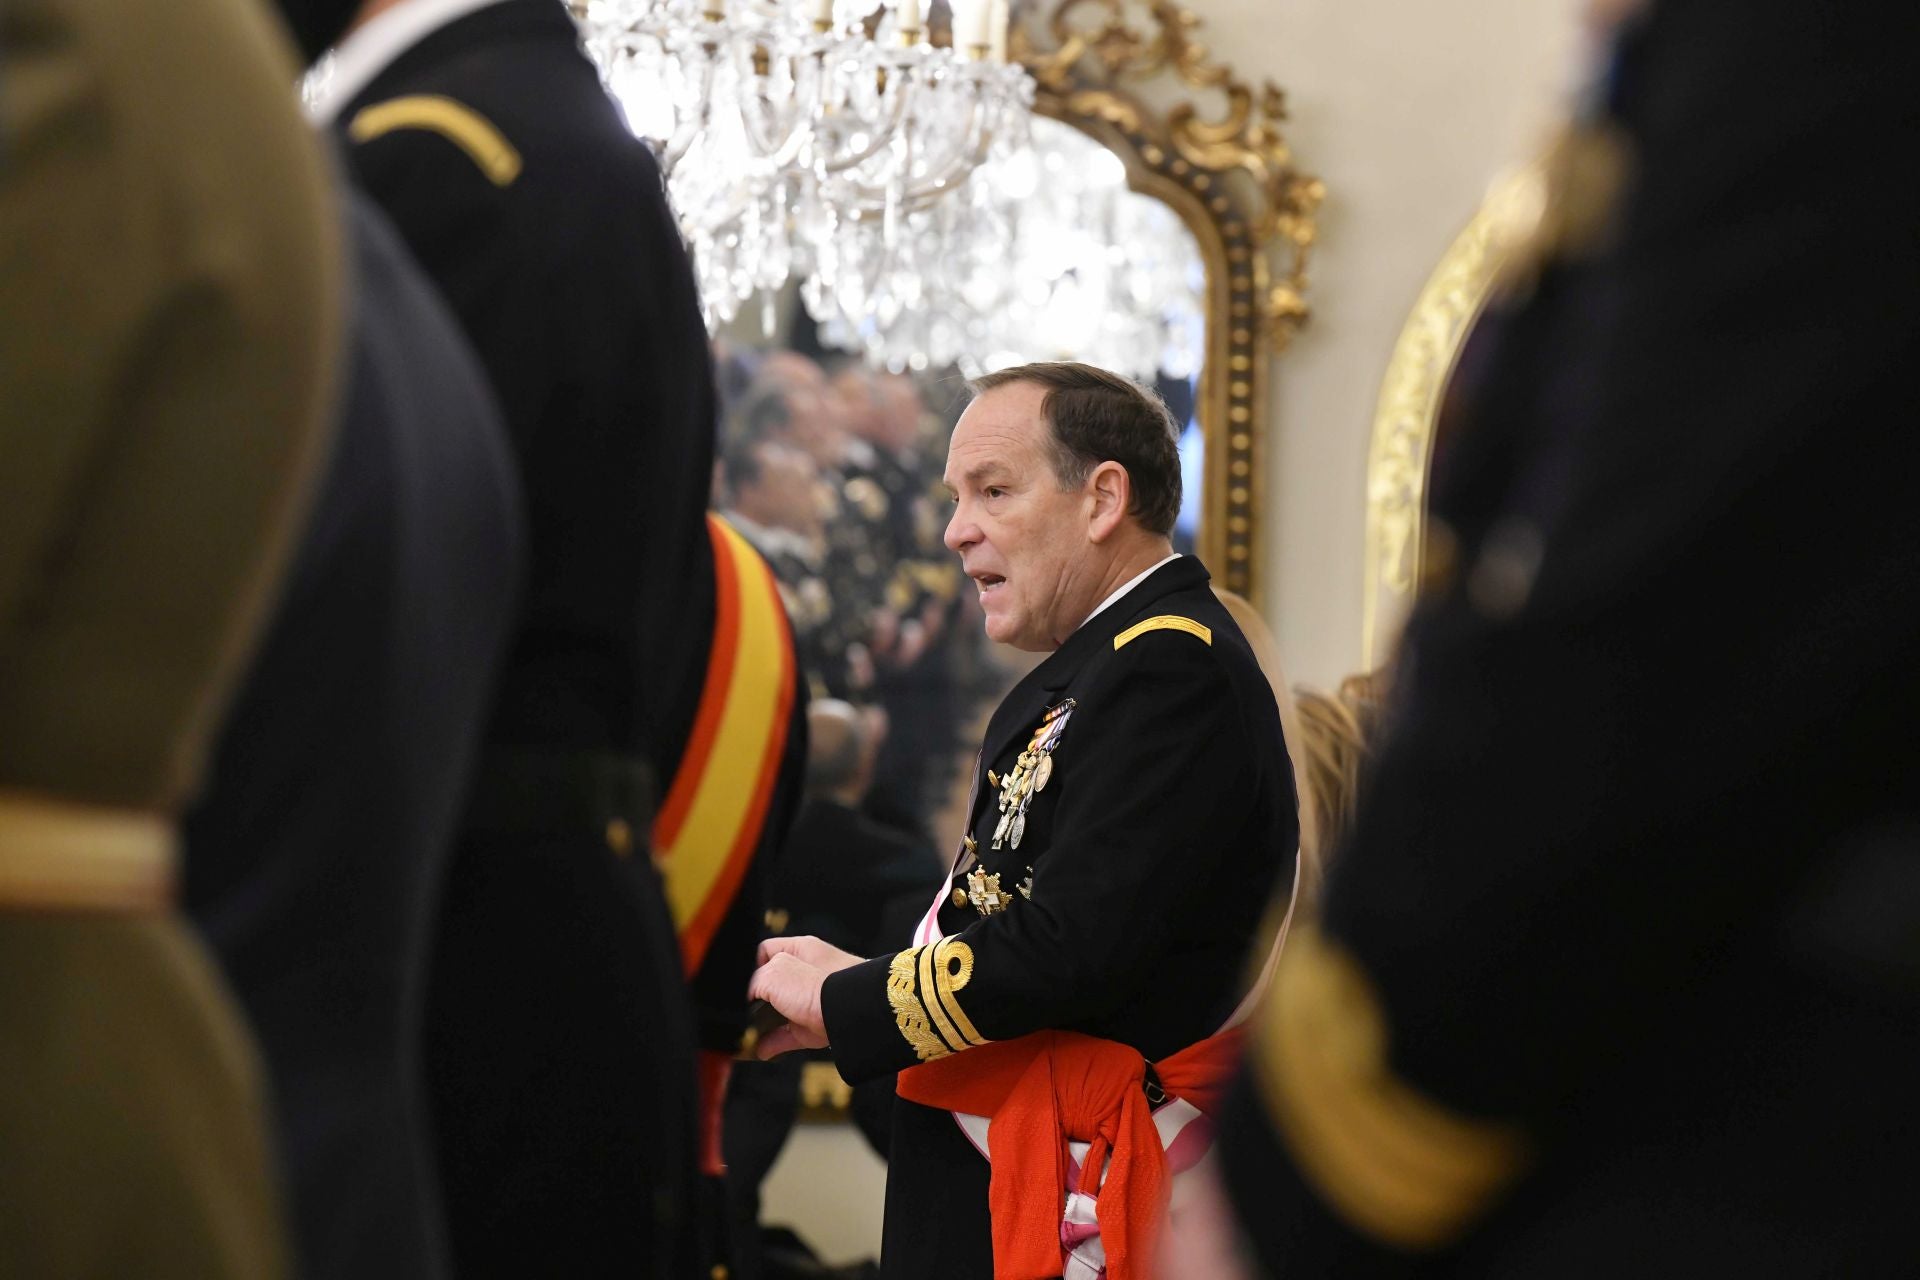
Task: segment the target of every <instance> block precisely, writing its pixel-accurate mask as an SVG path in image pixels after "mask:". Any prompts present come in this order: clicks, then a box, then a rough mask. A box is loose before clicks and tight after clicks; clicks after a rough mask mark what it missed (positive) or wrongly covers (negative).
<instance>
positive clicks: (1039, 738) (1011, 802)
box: [987, 698, 1073, 849]
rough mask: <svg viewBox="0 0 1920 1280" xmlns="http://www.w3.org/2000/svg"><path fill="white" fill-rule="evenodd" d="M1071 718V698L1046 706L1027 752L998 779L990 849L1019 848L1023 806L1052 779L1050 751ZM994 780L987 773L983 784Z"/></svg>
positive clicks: (1024, 828) (1024, 827)
mask: <svg viewBox="0 0 1920 1280" xmlns="http://www.w3.org/2000/svg"><path fill="white" fill-rule="evenodd" d="M1072 715H1073V699H1072V698H1068V699H1067V700H1066V701H1065V702H1062V703H1061V704H1060V705H1059V706H1057V707H1050V708H1048V710H1047V715H1046V718H1045V719H1044V720H1042V721H1041V722H1040V727H1039V728H1037V729H1035V730H1034V731H1033V738H1032V740H1031V741H1029V742H1028V743H1027V749H1026V750H1025V751H1022V752H1021V753H1020V757H1019V759H1017V760H1015V761H1014V763H1013V769H1012V770H1011V771H1010V772H1009V773H1008V774H1007V776H1006V777H1004V778H1001V779H998V780H997V781H998V783H999V786H1000V822H999V824H998V825H997V826H995V827H994V829H993V847H994V848H996V849H998V848H1001V847H1002V846H1003V845H1011V846H1012V847H1013V848H1015V849H1018V848H1019V847H1020V841H1021V839H1022V838H1023V837H1024V836H1025V835H1026V834H1027V806H1028V805H1030V804H1032V803H1033V798H1034V796H1036V795H1038V794H1039V793H1040V792H1042V791H1045V790H1046V789H1047V783H1048V782H1049V781H1051V780H1052V778H1053V749H1054V747H1055V746H1057V745H1059V742H1060V735H1061V734H1062V733H1063V732H1065V731H1066V727H1067V721H1068V720H1069V719H1070V718H1071V717H1072ZM995 781H996V779H995V778H994V776H993V773H992V771H991V770H989V771H988V773H987V783H988V785H989V786H991V785H993V784H994V782H995Z"/></svg>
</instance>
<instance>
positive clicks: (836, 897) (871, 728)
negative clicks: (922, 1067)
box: [727, 698, 943, 1280]
mask: <svg viewBox="0 0 1920 1280" xmlns="http://www.w3.org/2000/svg"><path fill="white" fill-rule="evenodd" d="M885 739H886V716H885V714H884V713H883V712H881V711H880V710H879V709H878V708H877V707H854V706H851V705H849V704H848V703H845V702H841V701H839V700H838V699H833V698H822V699H818V700H816V701H814V702H813V703H811V704H810V705H809V706H808V707H807V796H806V800H805V802H804V803H803V804H802V805H801V808H800V816H799V817H798V818H796V819H795V820H794V824H793V831H792V834H791V835H790V837H789V838H788V841H787V847H786V849H785V850H784V851H783V853H782V855H781V858H780V866H779V870H778V871H777V873H776V874H775V875H774V877H773V880H772V883H771V884H770V885H769V887H768V894H767V897H768V901H769V902H770V903H771V904H772V905H771V906H770V908H769V910H768V919H769V922H770V924H771V926H772V927H773V928H775V929H777V930H780V931H782V932H785V931H788V930H791V931H792V932H794V933H803V934H812V935H814V936H815V937H818V938H819V939H820V940H821V941H823V942H826V943H828V944H829V945H831V946H836V947H840V948H842V949H844V950H847V951H852V952H856V953H859V954H866V953H868V952H873V951H878V950H881V949H882V948H883V947H884V946H885V945H886V943H887V940H888V939H891V938H903V937H906V936H907V934H908V933H909V932H911V930H912V929H913V925H914V921H916V920H917V919H919V916H920V913H921V912H922V911H923V910H924V909H925V907H926V896H927V886H928V885H929V884H930V883H932V882H933V881H934V880H935V879H936V878H937V877H938V876H939V875H940V871H941V868H942V865H943V864H942V863H941V862H940V861H939V859H938V858H937V857H936V856H935V855H934V852H933V850H932V849H931V848H930V847H928V846H927V845H925V844H923V843H922V842H920V841H919V840H917V839H915V838H914V837H912V836H910V835H908V834H907V833H906V832H903V831H897V830H894V829H892V828H889V827H886V826H883V825H882V824H880V823H878V822H875V821H874V820H873V819H872V818H869V817H868V816H866V814H865V813H863V812H862V811H861V805H862V802H863V801H864V800H865V799H866V795H867V789H868V787H869V786H870V785H871V784H872V781H873V774H874V764H875V761H876V760H877V759H878V758H879V757H880V755H881V754H883V753H884V752H885V751H886V750H888V749H889V748H888V747H887V746H886V743H885ZM802 1056H803V1055H801V1054H788V1055H786V1056H785V1057H781V1058H777V1059H775V1060H773V1061H771V1062H745V1063H741V1064H740V1065H739V1066H738V1067H737V1068H736V1069H735V1071H734V1077H733V1085H732V1088H731V1090H730V1092H729V1093H728V1095H727V1187H728V1192H729V1195H730V1197H731V1199H732V1202H733V1210H734V1240H735V1241H736V1244H737V1246H738V1247H737V1249H736V1252H735V1269H734V1276H735V1280H760V1277H761V1276H762V1275H777V1274H778V1266H779V1259H778V1258H777V1257H775V1258H770V1259H768V1258H763V1257H762V1254H763V1252H764V1250H763V1249H762V1247H761V1244H760V1225H759V1214H760V1186H761V1184H762V1183H763V1182H764V1181H765V1180H766V1176H767V1174H768V1172H769V1171H771V1170H772V1168H773V1164H774V1161H775V1160H777V1159H778V1158H779V1155H780V1152H781V1149H782V1148H783V1147H784V1146H785V1145H786V1142H787V1138H788V1135H790V1134H791V1133H792V1131H793V1126H794V1121H795V1119H796V1117H797V1116H798V1114H799V1110H800V1087H801V1067H802ZM892 1103H893V1082H892V1080H890V1079H889V1080H885V1081H871V1082H868V1084H866V1085H863V1086H861V1087H860V1088H857V1089H855V1090H854V1094H853V1100H852V1115H853V1120H854V1123H856V1124H857V1125H859V1126H860V1130H861V1133H862V1134H863V1135H864V1136H865V1137H866V1139H867V1141H868V1143H869V1144H871V1145H872V1146H873V1147H874V1149H875V1150H876V1151H878V1152H879V1154H880V1155H881V1156H882V1157H883V1158H884V1157H885V1156H886V1153H887V1146H888V1144H887V1141H886V1138H887V1128H888V1124H889V1117H890V1113H891V1111H892Z"/></svg>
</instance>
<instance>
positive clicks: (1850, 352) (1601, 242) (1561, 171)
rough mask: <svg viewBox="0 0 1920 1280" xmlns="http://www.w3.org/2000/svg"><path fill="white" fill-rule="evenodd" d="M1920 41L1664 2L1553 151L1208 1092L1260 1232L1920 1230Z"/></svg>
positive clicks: (1892, 25) (1530, 1254)
mask: <svg viewBox="0 0 1920 1280" xmlns="http://www.w3.org/2000/svg"><path fill="white" fill-rule="evenodd" d="M1917 58H1920V11H1916V10H1915V9H1914V8H1913V7H1912V6H1910V5H1899V4H1892V3H1885V4H1867V3H1861V4H1845V5H1827V6H1809V5H1804V4H1796V3H1789V2H1787V0H1766V2H1764V3H1741V4H1735V3H1671V4H1668V3H1655V4H1653V5H1651V6H1650V7H1649V8H1648V10H1647V12H1646V15H1645V17H1644V19H1643V20H1642V21H1641V22H1640V23H1639V24H1638V25H1635V26H1630V27H1629V28H1627V29H1626V30H1625V31H1624V33H1623V36H1622V40H1621V43H1620V46H1619V50H1618V54H1617V59H1616V62H1615V66H1614V71H1613V75H1612V77H1611V79H1610V81H1609V83H1608V85H1607V86H1606V88H1605V91H1604V92H1603V93H1602V94H1600V95H1599V96H1598V99H1597V101H1596V103H1595V105H1594V107H1593V109H1592V110H1591V111H1590V112H1589V114H1588V118H1587V119H1586V120H1585V121H1584V122H1583V124H1582V127H1581V128H1580V129H1578V130H1577V131H1575V132H1574V133H1572V134H1571V135H1570V136H1569V137H1568V138H1567V139H1566V140H1565V141H1564V142H1563V144H1562V146H1561V149H1560V151H1559V153H1558V155H1557V157H1556V158H1555V159H1554V161H1553V162H1552V164H1551V165H1550V167H1549V172H1550V173H1551V175H1552V187H1551V188H1550V198H1549V199H1548V200H1547V201H1546V202H1545V205H1544V208H1545V211H1546V216H1547V221H1546V222H1545V224H1544V225H1543V227H1542V228H1541V234H1542V237H1543V242H1542V244H1541V245H1540V246H1539V248H1540V253H1539V255H1538V257H1539V258H1540V259H1543V260H1544V261H1543V263H1542V265H1540V266H1539V267H1538V268H1537V270H1536V271H1535V272H1534V273H1533V276H1532V279H1531V281H1530V284H1531V287H1530V289H1529V290H1528V291H1527V292H1526V293H1525V294H1524V295H1523V296H1522V297H1521V298H1520V299H1519V301H1518V302H1517V303H1516V304H1514V305H1512V306H1510V307H1509V308H1508V309H1507V310H1506V312H1505V313H1504V314H1502V315H1499V316H1497V317H1495V318H1494V319H1493V321H1492V322H1493V323H1495V324H1497V325H1498V326H1499V327H1498V329H1496V330H1495V331H1494V333H1493V334H1492V335H1491V336H1492V338H1493V341H1494V343H1495V344H1496V345H1495V346H1494V347H1493V348H1492V349H1491V350H1490V351H1489V353H1488V355H1489V357H1490V358H1489V359H1488V361H1487V362H1486V363H1485V364H1484V365H1483V366H1482V369H1483V372H1482V376H1481V377H1480V379H1479V380H1478V382H1477V385H1475V386H1473V387H1471V388H1469V389H1468V398H1467V401H1466V414H1467V416H1466V417H1465V418H1464V419H1463V420H1462V422H1461V425H1460V427H1459V438H1458V442H1457V444H1456V446H1455V447H1454V449H1453V450H1452V452H1451V454H1450V458H1449V463H1448V466H1447V468H1446V470H1445V471H1444V472H1443V473H1441V474H1436V476H1435V494H1434V501H1433V508H1434V518H1435V525H1434V528H1433V533H1432V535H1431V538H1432V540H1431V544H1430V548H1431V549H1430V555H1432V556H1433V557H1434V558H1436V559H1437V560H1438V562H1439V567H1440V574H1439V577H1438V580H1437V581H1435V582H1434V583H1433V584H1431V587H1430V590H1429V593H1428V596H1427V599H1426V600H1425V602H1424V604H1423V605H1422V607H1421V608H1420V609H1419V610H1418V611H1417V612H1416V614H1415V616H1414V618H1413V620H1412V622H1411V624H1410V626H1409V629H1408V633H1407V637H1406V642H1405V650H1404V653H1403V654H1402V655H1401V660H1400V663H1399V666H1398V669H1397V670H1396V673H1395V677H1394V689H1393V692H1392V694H1391V696H1390V700H1389V710H1388V718H1387V734H1386V738H1385V741H1384V742H1383V744H1382V746H1381V752H1380V755H1379V757H1378V759H1377V760H1376V762H1375V763H1374V766H1373V769H1372V774H1371V777H1370V780H1369V783H1368V784H1367V785H1366V786H1365V787H1363V789H1362V793H1361V799H1360V804H1359V806H1358V809H1357V812H1356V814H1355V818H1354V827H1353V831H1352V834H1351V837H1350V839H1349V841H1348V844H1347V847H1346V849H1345V850H1344V852H1343V853H1342V854H1341V855H1340V856H1339V858H1338V860H1337V862H1336V864H1335V869H1334V871H1333V874H1332V877H1331V879H1330V882H1329V885H1328V892H1327V895H1326V898H1325V904H1324V916H1323V919H1322V922H1321V925H1320V928H1319V930H1318V932H1317V934H1316V933H1312V932H1308V933H1302V934H1296V937H1295V939H1294V941H1293V942H1292V943H1291V944H1289V947H1288V951H1287V954H1286V955H1285V956H1283V958H1282V961H1281V964H1280V971H1279V976H1278V978H1277V980H1276V982H1275V984H1274V987H1273V989H1272V992H1271V995H1270V998H1269V1000H1268V1002H1267V1007H1266V1008H1264V1009H1263V1010H1262V1012H1261V1013H1260V1014H1259V1015H1258V1018H1257V1021H1256V1026H1257V1028H1258V1029H1257V1031H1256V1033H1255V1035H1254V1036H1253V1040H1254V1042H1255V1044H1256V1049H1255V1052H1254V1055H1253V1060H1252V1062H1251V1065H1250V1070H1249V1073H1248V1074H1249V1078H1248V1084H1247V1087H1246V1090H1245V1092H1244V1093H1243V1094H1241V1095H1239V1096H1238V1097H1237V1100H1236V1101H1235V1102H1234V1103H1233V1104H1231V1106H1230V1110H1229V1114H1228V1117H1227V1120H1226V1122H1225V1123H1224V1124H1223V1125H1222V1127H1221V1148H1222V1151H1221V1154H1222V1163H1221V1169H1222V1172H1223V1173H1224V1176H1225V1179H1226V1188H1227V1193H1228V1195H1229V1197H1230V1200H1231V1204H1232V1208H1233V1216H1234V1217H1235V1218H1236V1219H1237V1221H1238V1225H1237V1227H1235V1228H1234V1229H1233V1230H1234V1231H1235V1232H1236V1233H1237V1234H1238V1235H1239V1236H1240V1237H1241V1238H1242V1239H1243V1240H1244V1241H1245V1242H1247V1244H1248V1245H1249V1246H1250V1250H1251V1255H1252V1260H1253V1263H1254V1266H1255V1267H1257V1268H1258V1269H1259V1270H1260V1271H1262V1272H1265V1273H1271V1274H1275V1275H1287V1276H1327V1275H1340V1276H1360V1275H1422V1276H1442V1275H1445V1276H1452V1275H1472V1276H1502V1277H1504V1276H1514V1277H1519V1276H1529V1277H1531V1276H1543V1275H1553V1276H1589V1275H1590V1276H1625V1275H1656V1274H1657V1275H1726V1276H1807V1275H1850V1276H1851V1275H1892V1274H1907V1273H1910V1272H1911V1271H1912V1270H1913V1268H1914V1263H1915V1258H1916V1252H1915V1245H1914V1240H1913V1227H1912V1208H1913V1196H1914V1188H1915V1186H1916V1185H1920V1156H1916V1153H1915V1150H1914V1142H1913V1135H1914V1134H1915V1133H1916V1132H1920V1091H1916V1089H1915V1087H1914V1064H1915V1063H1916V1062H1920V787H1917V786H1916V782H1915V780H1916V778H1920V750H1917V749H1916V747H1915V742H1916V737H1915V725H1916V724H1917V723H1920V669H1917V668H1916V666H1915V663H1914V639H1915V637H1916V635H1920V517H1917V516H1916V508H1915V504H1914V501H1913V492H1912V491H1913V476H1914V474H1915V472H1916V469H1917V468H1920V441H1917V440H1916V437H1915V435H1914V433H1913V431H1912V427H1911V421H1910V419H1911V414H1910V413H1903V412H1901V411H1900V410H1898V409H1897V408H1896V407H1895V406H1898V405H1900V404H1903V403H1905V402H1906V400H1907V399H1908V395H1909V391H1910V386H1909V384H1910V382H1911V372H1910V371H1911V368H1912V356H1913V352H1914V350H1915V349H1916V346H1920V256H1916V255H1915V253H1914V251H1913V236H1914V227H1915V226H1916V224H1920V188H1916V187H1915V186H1914V185H1913V184H1911V183H1908V182H1903V181H1893V180H1890V178H1891V177H1892V171H1891V168H1890V166H1894V165H1897V163H1898V162H1897V161H1895V160H1893V158H1892V156H1891V155H1890V154H1889V152H1888V150H1887V142H1888V140H1889V139H1891V138H1896V137H1903V136H1912V134H1913V133H1914V130H1915V129H1916V127H1920V82H1916V80H1915V78H1914V76H1913V67H1914V65H1915V62H1916V59H1917ZM1216 1207H1217V1206H1216ZM1175 1243H1176V1245H1178V1246H1179V1247H1178V1248H1176V1249H1175V1250H1174V1251H1173V1254H1172V1257H1171V1258H1170V1260H1169V1264H1168V1266H1167V1267H1166V1269H1165V1274H1166V1275H1168V1276H1181V1277H1185V1276H1189V1275H1199V1274H1222V1275H1226V1274H1232V1272H1231V1271H1230V1270H1218V1269H1216V1270H1202V1269H1201V1268H1202V1267H1204V1266H1207V1265H1208V1264H1206V1263H1203V1262H1200V1261H1199V1260H1198V1259H1200V1258H1201V1257H1202V1256H1203V1254H1202V1253H1201V1252H1200V1250H1202V1249H1205V1248H1209V1247H1210V1248H1212V1249H1214V1250H1216V1251H1219V1250H1220V1249H1222V1247H1223V1246H1224V1247H1225V1248H1226V1249H1228V1250H1231V1249H1232V1248H1233V1247H1235V1246H1234V1245H1233V1243H1232V1241H1231V1239H1230V1238H1228V1237H1226V1236H1225V1235H1224V1234H1223V1233H1221V1232H1218V1231H1216V1232H1214V1233H1211V1234H1208V1235H1204V1236H1202V1237H1201V1238H1199V1239H1182V1240H1178V1241H1176V1242H1175ZM1249 1269H1251V1268H1249Z"/></svg>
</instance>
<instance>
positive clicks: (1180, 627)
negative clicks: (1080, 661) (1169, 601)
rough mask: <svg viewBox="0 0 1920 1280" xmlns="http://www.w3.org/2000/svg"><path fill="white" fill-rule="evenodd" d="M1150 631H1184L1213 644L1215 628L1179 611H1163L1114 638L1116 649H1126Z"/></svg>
mask: <svg viewBox="0 0 1920 1280" xmlns="http://www.w3.org/2000/svg"><path fill="white" fill-rule="evenodd" d="M1149 631H1184V632H1186V633H1187V634H1188V635H1190V636H1198V637H1199V638H1200V639H1201V640H1203V641H1205V642H1206V643H1207V644H1209V645H1211V644H1212V643H1213V628H1212V627H1209V626H1205V625H1203V624H1201V623H1198V622H1195V621H1194V620H1193V619H1192V618H1183V617H1181V616H1180V615H1179V614H1177V613H1163V614H1161V615H1160V616H1159V617H1157V618H1148V619H1147V620H1146V621H1145V622H1136V623H1134V624H1133V625H1132V626H1130V627H1128V628H1127V629H1126V630H1125V631H1122V632H1121V633H1120V634H1119V635H1117V636H1115V637H1114V638H1113V647H1114V648H1115V649H1124V648H1126V647H1127V646H1128V645H1129V644H1131V643H1133V642H1134V641H1135V640H1138V639H1139V638H1140V637H1141V636H1143V635H1145V634H1147V632H1149Z"/></svg>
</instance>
